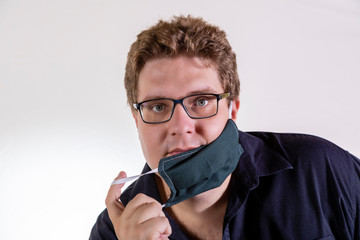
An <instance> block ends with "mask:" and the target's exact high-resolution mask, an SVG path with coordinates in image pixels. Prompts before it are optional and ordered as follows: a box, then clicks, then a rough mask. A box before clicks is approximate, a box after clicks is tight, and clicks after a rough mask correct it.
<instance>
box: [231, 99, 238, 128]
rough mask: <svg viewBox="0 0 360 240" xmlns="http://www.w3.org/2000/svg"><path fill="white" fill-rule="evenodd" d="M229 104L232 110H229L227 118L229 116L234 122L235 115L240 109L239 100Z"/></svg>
mask: <svg viewBox="0 0 360 240" xmlns="http://www.w3.org/2000/svg"><path fill="white" fill-rule="evenodd" d="M231 102H232V108H231V112H230V113H229V116H230V118H231V120H233V121H234V122H236V119H237V113H238V111H239V108H240V99H239V98H236V99H234V100H232V101H231ZM229 110H230V109H229Z"/></svg>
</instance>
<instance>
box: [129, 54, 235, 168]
mask: <svg viewBox="0 0 360 240" xmlns="http://www.w3.org/2000/svg"><path fill="white" fill-rule="evenodd" d="M223 92H224V90H223V88H222V86H221V84H220V80H219V77H218V73H217V71H216V70H215V69H213V68H212V67H209V66H208V65H206V63H205V62H204V61H203V60H201V59H199V58H190V57H185V56H179V57H176V58H160V59H155V60H151V61H148V62H147V63H146V64H145V66H144V68H143V69H142V70H141V72H140V75H139V83H138V99H137V101H138V102H142V101H145V100H150V99H155V98H162V97H163V98H171V99H181V98H183V97H186V96H189V95H191V94H197V93H216V94H221V93H223ZM238 106H239V104H238V101H237V102H236V104H235V106H234V107H233V114H232V116H233V120H235V118H236V112H237V109H238ZM228 118H229V109H228V105H227V101H226V100H225V99H223V100H220V101H219V109H218V113H217V115H215V116H213V117H210V118H205V119H192V118H190V117H189V116H188V115H187V114H186V112H185V110H184V108H183V107H182V106H181V104H177V105H176V107H175V109H174V114H173V116H172V118H171V119H170V121H168V122H165V123H159V124H148V123H144V122H143V121H142V119H141V116H140V113H139V112H135V113H134V119H135V121H136V125H137V128H138V133H139V139H140V143H141V147H142V150H143V153H144V156H145V159H146V161H147V163H148V164H149V166H150V167H151V168H152V169H154V168H157V167H158V165H159V161H160V159H161V158H164V157H167V156H170V155H175V154H178V153H181V152H184V151H187V150H190V149H192V148H197V147H199V146H201V145H207V144H209V143H210V142H212V141H214V140H215V139H216V138H217V137H218V136H219V135H220V133H221V132H222V130H223V129H224V127H225V124H226V122H227V120H228Z"/></svg>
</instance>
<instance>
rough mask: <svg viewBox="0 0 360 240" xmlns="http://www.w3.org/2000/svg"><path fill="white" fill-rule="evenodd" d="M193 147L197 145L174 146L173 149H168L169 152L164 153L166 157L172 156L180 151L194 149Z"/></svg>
mask: <svg viewBox="0 0 360 240" xmlns="http://www.w3.org/2000/svg"><path fill="white" fill-rule="evenodd" d="M194 148H197V147H188V148H175V149H172V150H171V151H169V152H168V153H167V154H166V156H167V157H169V156H173V155H176V154H180V153H183V152H186V151H189V150H191V149H194Z"/></svg>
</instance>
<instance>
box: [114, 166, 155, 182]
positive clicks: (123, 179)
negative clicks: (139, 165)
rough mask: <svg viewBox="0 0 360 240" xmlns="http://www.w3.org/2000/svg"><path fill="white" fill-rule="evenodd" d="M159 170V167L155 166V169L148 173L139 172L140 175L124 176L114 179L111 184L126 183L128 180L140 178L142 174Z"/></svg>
mask: <svg viewBox="0 0 360 240" xmlns="http://www.w3.org/2000/svg"><path fill="white" fill-rule="evenodd" d="M156 172H158V169H157V168H155V169H153V170H150V171H148V172H146V173H143V174H139V175H135V176H131V177H127V178H122V179H118V180H114V181H113V182H112V183H111V185H116V184H123V183H126V182H129V181H132V180H136V179H138V178H139V177H141V176H144V175H147V174H151V173H156Z"/></svg>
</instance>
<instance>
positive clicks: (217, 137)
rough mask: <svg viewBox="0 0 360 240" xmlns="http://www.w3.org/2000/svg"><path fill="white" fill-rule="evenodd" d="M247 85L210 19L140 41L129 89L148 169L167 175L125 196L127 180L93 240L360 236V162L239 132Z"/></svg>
mask: <svg viewBox="0 0 360 240" xmlns="http://www.w3.org/2000/svg"><path fill="white" fill-rule="evenodd" d="M239 85H240V84H239V79H238V75H237V67H236V57H235V54H234V52H233V51H232V48H231V46H230V44H229V43H228V41H227V39H226V35H225V33H224V32H223V31H222V30H220V29H219V28H218V27H216V26H212V25H210V24H208V23H206V22H205V21H203V20H202V19H199V18H193V17H175V18H173V19H172V20H171V21H169V22H165V21H160V22H159V23H158V24H156V25H155V26H153V27H151V28H149V29H148V30H145V31H143V32H142V33H140V34H139V35H138V38H137V40H136V41H135V42H134V43H133V45H132V46H131V49H130V52H129V55H128V61H127V65H126V73H125V87H126V90H127V97H128V103H129V105H130V106H133V108H132V114H133V117H134V120H135V124H136V126H137V129H138V133H139V139H140V142H141V146H142V151H143V153H144V156H145V159H146V162H147V164H146V165H145V168H144V170H143V173H149V171H151V170H152V171H151V172H157V173H156V174H148V175H146V176H142V177H140V178H139V179H138V180H137V181H136V182H135V183H133V184H132V185H131V186H129V187H128V188H127V189H126V190H125V191H124V192H123V193H122V192H121V188H122V187H123V185H124V184H123V183H122V180H121V179H124V178H126V174H125V173H124V172H120V174H119V175H118V176H117V178H116V179H115V181H114V184H113V185H112V186H111V187H110V189H109V192H108V195H107V198H106V206H107V209H106V210H104V212H103V213H101V214H100V216H99V218H98V219H97V222H96V224H95V226H94V227H93V229H92V232H91V236H90V239H121V240H123V239H126V240H129V239H360V213H359V209H360V163H359V159H357V158H356V157H354V156H352V155H351V154H349V153H347V152H346V151H344V150H342V149H341V148H339V147H337V146H336V145H334V144H332V143H330V142H328V141H326V140H323V139H320V138H317V137H313V136H307V135H301V134H276V133H262V132H257V133H244V132H241V131H238V130H237V129H236V127H234V126H235V124H233V122H235V121H236V117H237V111H238V109H239V105H240V101H239V88H240V87H239ZM229 119H230V120H229ZM234 129H235V130H234ZM119 199H120V200H119Z"/></svg>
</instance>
